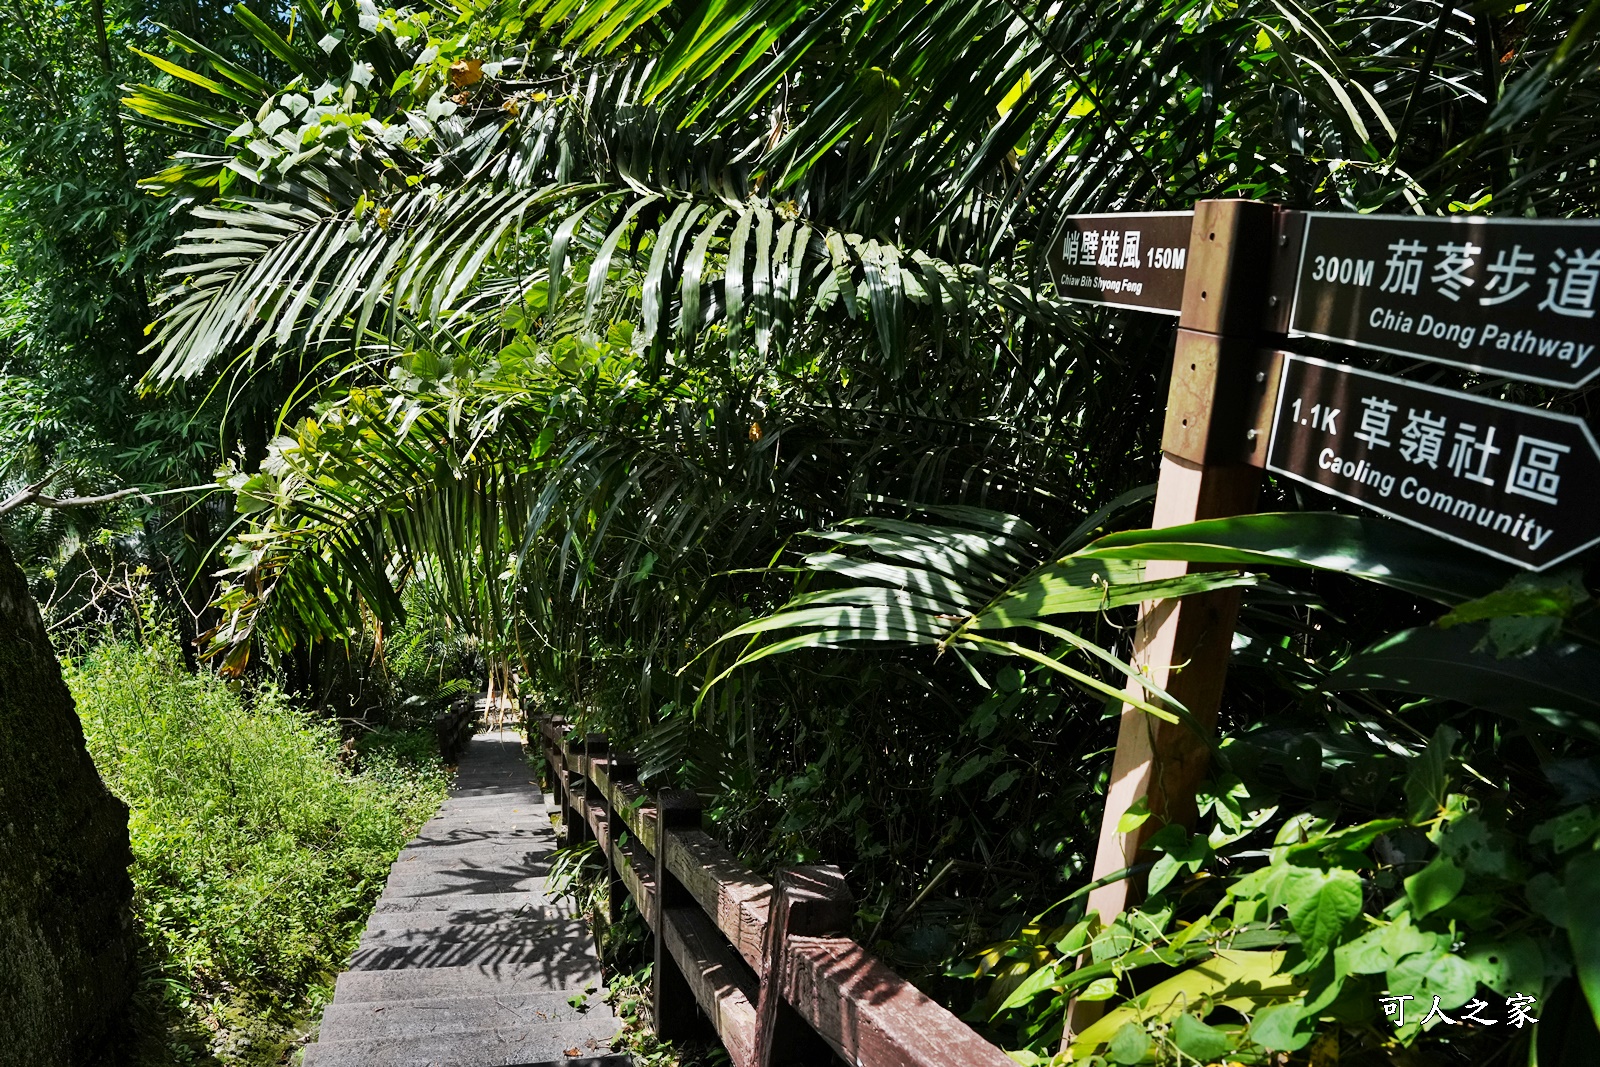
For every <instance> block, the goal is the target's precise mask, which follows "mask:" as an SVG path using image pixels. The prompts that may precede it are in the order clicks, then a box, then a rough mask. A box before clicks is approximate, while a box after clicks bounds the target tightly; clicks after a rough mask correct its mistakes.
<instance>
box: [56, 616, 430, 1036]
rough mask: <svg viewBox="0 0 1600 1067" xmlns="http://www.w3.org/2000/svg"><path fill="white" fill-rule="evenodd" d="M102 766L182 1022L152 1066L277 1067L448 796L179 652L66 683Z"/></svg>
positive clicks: (165, 994)
mask: <svg viewBox="0 0 1600 1067" xmlns="http://www.w3.org/2000/svg"><path fill="white" fill-rule="evenodd" d="M67 679H68V683H69V685H70V686H71V689H72V692H73V696H74V697H75V699H76V700H77V703H78V709H79V715H80V717H81V718H82V720H83V724H84V732H85V735H86V737H87V739H88V743H89V750H90V753H91V754H92V755H93V757H94V759H95V763H96V765H97V766H98V768H99V770H100V773H101V775H102V776H103V777H104V778H105V780H106V783H107V784H108V785H109V786H110V787H111V789H112V791H113V792H115V793H116V794H117V795H118V796H119V797H121V798H122V799H123V800H124V801H125V802H126V803H127V804H128V806H129V809H130V830H131V834H132V840H133V851H134V857H135V860H134V868H133V877H134V883H135V888H136V904H135V907H136V912H137V916H136V917H137V921H138V923H139V926H140V930H141V934H142V937H143V939H144V942H145V945H146V949H147V952H148V957H147V959H148V963H147V966H148V968H149V971H148V974H149V975H150V977H149V984H150V986H151V987H152V993H153V995H158V996H159V999H160V1000H161V1001H162V1003H163V1006H164V1010H165V1012H166V1013H169V1014H170V1015H171V1016H172V1017H173V1020H174V1022H173V1024H172V1025H173V1037H172V1038H171V1040H172V1042H173V1044H172V1046H171V1047H169V1048H167V1049H166V1050H164V1051H156V1050H155V1049H153V1048H152V1049H147V1050H146V1053H145V1054H146V1055H147V1057H148V1058H149V1059H150V1062H166V1057H173V1058H175V1059H176V1060H177V1061H178V1062H192V1059H191V1057H199V1059H200V1061H202V1062H213V1058H214V1060H215V1061H220V1062H222V1063H226V1064H233V1063H238V1064H267V1063H276V1062H279V1058H280V1057H281V1056H282V1054H283V1052H284V1050H285V1049H286V1048H287V1047H289V1046H290V1045H291V1044H292V1042H293V1041H294V1040H295V1037H296V1029H295V1028H296V1027H298V1026H301V1025H303V1020H304V1019H305V1017H306V1015H307V1014H308V1013H309V1012H310V1011H311V1010H312V1009H313V1008H315V1007H316V1006H317V1005H318V1003H319V1001H320V1000H322V999H324V998H326V997H327V995H328V993H329V990H330V988H331V983H332V978H333V976H334V975H335V974H336V973H337V972H338V970H339V969H340V968H341V967H342V966H343V964H344V961H345V960H346V959H347V958H348V954H349V952H350V950H351V948H352V947H353V945H354V941H355V939H356V937H357V936H358V934H359V932H360V929H361V926H362V924H363V923H364V921H365V919H366V915H367V913H368V912H369V911H370V910H371V907H372V903H373V901H374V900H375V899H376V897H377V895H378V893H379V892H381V890H382V888H383V881H384V878H385V876H386V874H387V871H388V867H389V865H390V864H391V863H392V862H393V861H394V857H395V856H396V855H397V854H398V851H399V848H400V846H401V845H402V844H403V843H404V842H405V841H406V840H407V839H408V838H409V837H410V836H411V835H412V834H413V833H414V832H415V831H416V828H417V827H418V826H420V825H421V823H422V822H423V821H425V820H426V819H427V817H428V816H429V815H430V814H431V813H432V811H433V809H434V807H435V806H436V805H437V804H438V802H439V801H440V799H442V797H443V794H444V788H443V784H444V782H443V775H442V772H441V769H440V768H439V766H438V764H437V761H436V759H434V758H432V757H431V756H430V757H428V758H425V759H423V760H421V761H419V762H412V761H411V760H410V759H408V758H406V757H407V756H409V755H410V754H411V753H410V752H408V751H407V750H408V749H411V750H413V751H414V746H413V745H411V744H410V743H408V742H400V743H394V742H396V741H399V739H397V738H393V737H392V736H391V737H390V738H385V739H381V740H382V741H387V742H389V743H375V744H369V745H368V746H367V747H366V749H365V751H364V752H363V753H362V756H361V759H360V767H359V771H358V772H353V771H352V770H351V769H349V768H346V767H344V766H342V765H341V763H340V761H339V757H338V749H339V738H338V734H337V731H336V730H334V729H333V728H332V727H331V726H330V725H329V724H327V723H323V722H317V721H315V720H312V719H310V718H309V717H307V716H306V715H305V714H304V713H303V712H301V711H299V710H297V709H295V708H294V707H293V706H291V705H290V704H289V703H288V702H287V701H286V700H285V699H284V698H283V697H282V695H281V694H279V693H278V692H277V691H276V690H273V689H271V688H270V687H268V688H261V689H258V690H255V691H254V692H252V693H251V694H250V695H249V696H248V697H247V698H244V697H241V695H240V693H239V691H238V687H237V686H236V685H235V686H230V685H228V684H227V683H225V682H223V681H221V680H220V679H218V678H216V677H215V676H213V675H207V674H191V673H189V672H188V671H186V670H185V669H184V667H183V664H182V662H181V660H180V659H179V658H178V656H177V652H176V650H175V649H174V647H173V646H172V645H171V644H170V643H169V642H167V641H166V640H165V639H162V640H157V641H154V642H153V643H151V644H150V645H148V646H144V647H140V646H137V645H133V644H130V643H124V642H112V643H107V644H102V645H100V646H99V647H97V648H95V649H94V650H92V651H91V652H89V653H88V654H87V655H85V656H84V657H82V658H81V659H79V660H77V661H75V662H72V663H70V664H69V665H68V670H67Z"/></svg>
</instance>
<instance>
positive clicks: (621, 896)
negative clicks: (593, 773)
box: [605, 752, 639, 922]
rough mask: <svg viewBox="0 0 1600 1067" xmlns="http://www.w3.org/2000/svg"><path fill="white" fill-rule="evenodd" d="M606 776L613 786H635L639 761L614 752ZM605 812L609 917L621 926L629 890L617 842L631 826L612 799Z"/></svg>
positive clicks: (608, 801) (607, 762)
mask: <svg viewBox="0 0 1600 1067" xmlns="http://www.w3.org/2000/svg"><path fill="white" fill-rule="evenodd" d="M606 776H607V777H608V778H609V779H610V781H611V783H612V784H613V785H616V784H617V783H620V782H636V781H638V780H639V761H638V760H636V759H634V758H633V757H632V756H627V755H619V754H618V753H615V752H613V753H611V758H610V759H609V760H607V761H606ZM605 811H606V845H607V847H608V848H610V850H611V855H610V857H609V860H608V862H607V863H606V916H607V918H608V919H609V921H611V922H620V921H621V920H622V905H623V904H624V903H625V902H626V901H627V899H628V887H627V886H626V885H624V884H623V882H622V860H621V858H620V856H619V853H618V849H617V842H618V841H620V840H621V839H622V835H623V834H625V833H627V832H628V824H627V823H626V822H625V821H624V820H623V818H622V814H621V813H620V812H618V811H617V809H616V806H615V805H614V804H612V803H611V801H610V800H609V799H608V800H607V801H606V808H605Z"/></svg>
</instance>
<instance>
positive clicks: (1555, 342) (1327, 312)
mask: <svg viewBox="0 0 1600 1067" xmlns="http://www.w3.org/2000/svg"><path fill="white" fill-rule="evenodd" d="M1304 220H1305V222H1304V225H1305V236H1304V240H1303V241H1302V244H1301V253H1300V267H1299V271H1298V273H1297V275H1296V278H1295V296H1294V307H1293V310H1292V312H1291V314H1290V331H1289V332H1290V334H1291V335H1294V336H1304V337H1321V338H1325V339H1327V340H1331V341H1347V342H1350V343H1352V344H1357V345H1361V346H1362V347H1364V348H1375V349H1380V350H1382V351H1385V352H1395V353H1399V354H1401V355H1410V356H1417V357H1419V358H1421V359H1427V360H1432V361H1434V362H1439V363H1449V364H1453V365H1455V366H1458V367H1467V368H1470V369H1472V370H1480V371H1485V372H1488V373H1492V374H1496V375H1503V376H1505V377H1508V378H1520V379H1523V380H1526V381H1533V382H1541V383H1544V384H1546V385H1556V386H1565V387H1575V386H1579V385H1582V384H1584V383H1585V382H1588V381H1589V380H1591V379H1592V378H1594V377H1595V375H1597V374H1600V347H1597V345H1600V336H1597V333H1600V331H1597V330H1596V318H1595V316H1596V313H1597V312H1600V222H1591V221H1587V220H1532V219H1481V218H1464V219H1463V218H1455V219H1421V218H1396V217H1392V216H1373V215H1336V214H1318V213H1310V214H1307V215H1305V216H1304Z"/></svg>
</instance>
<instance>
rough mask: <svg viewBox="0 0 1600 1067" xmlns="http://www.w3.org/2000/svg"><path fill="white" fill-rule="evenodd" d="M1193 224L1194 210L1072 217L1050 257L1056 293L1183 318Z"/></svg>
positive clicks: (1068, 298) (1090, 301)
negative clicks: (1178, 315)
mask: <svg viewBox="0 0 1600 1067" xmlns="http://www.w3.org/2000/svg"><path fill="white" fill-rule="evenodd" d="M1193 223H1194V212H1192V211H1161V212H1156V213H1154V214H1148V215H1073V216H1071V217H1070V218H1068V219H1066V221H1065V222H1064V223H1063V226H1062V229H1061V232H1060V235H1059V237H1058V238H1057V240H1056V241H1055V243H1054V244H1053V245H1052V246H1051V248H1050V253H1049V257H1048V264H1049V267H1050V276H1051V278H1052V279H1053V280H1054V281H1055V283H1056V295H1057V296H1059V297H1061V298H1063V299H1066V300H1081V301H1084V302H1087V303H1091V304H1107V305H1110V306H1111V307H1120V308H1132V309H1133V310H1136V311H1154V312H1158V313H1160V314H1163V315H1176V314H1178V312H1179V310H1181V309H1182V307H1183V274H1184V268H1185V267H1186V266H1187V263H1188V258H1189V230H1190V228H1191V226H1192V225H1193Z"/></svg>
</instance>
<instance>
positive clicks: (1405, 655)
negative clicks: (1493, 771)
mask: <svg viewBox="0 0 1600 1067" xmlns="http://www.w3.org/2000/svg"><path fill="white" fill-rule="evenodd" d="M1482 639H1483V633H1482V630H1481V624H1475V625H1470V626H1458V627H1455V628H1453V629H1449V630H1440V629H1436V628H1434V627H1431V626H1423V627H1418V628H1417V629H1413V630H1402V631H1401V632H1399V633H1397V634H1393V635H1391V636H1389V637H1386V638H1384V639H1383V640H1381V641H1379V642H1378V643H1377V644H1375V645H1373V646H1372V647H1371V648H1368V649H1366V650H1365V651H1363V652H1361V653H1359V654H1357V655H1356V656H1354V657H1352V658H1351V660H1350V661H1349V662H1348V663H1346V664H1345V665H1344V666H1343V667H1341V668H1339V669H1338V670H1337V671H1334V672H1333V673H1332V674H1331V675H1329V677H1328V680H1327V685H1328V687H1329V688H1330V689H1333V690H1335V691H1338V690H1344V689H1387V690H1397V691H1399V692H1403V693H1415V694H1418V695H1422V696H1433V697H1442V698H1444V699H1448V700H1459V701H1461V702H1462V703H1465V704H1470V705H1472V706H1474V707H1479V708H1483V709H1484V710H1486V711H1494V712H1499V713H1502V714H1506V715H1512V716H1515V717H1517V718H1519V719H1522V720H1524V721H1530V722H1533V723H1536V724H1540V725H1548V726H1551V727H1554V728H1555V729H1557V730H1561V731H1562V732H1564V733H1570V734H1575V735H1578V736H1582V737H1586V738H1591V739H1596V740H1600V688H1597V687H1596V686H1595V685H1594V684H1593V679H1594V678H1595V677H1596V676H1597V673H1600V648H1595V647H1593V646H1591V645H1588V644H1580V643H1578V642H1575V641H1563V642H1557V643H1554V644H1548V645H1545V646H1544V647H1542V648H1538V649H1535V650H1533V651H1532V652H1527V653H1524V654H1522V655H1519V656H1512V657H1509V658H1506V659H1501V658H1499V657H1497V656H1496V655H1495V654H1494V653H1493V652H1490V651H1488V650H1486V649H1482V650H1480V648H1479V647H1478V646H1479V644H1480V643H1481V642H1482Z"/></svg>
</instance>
